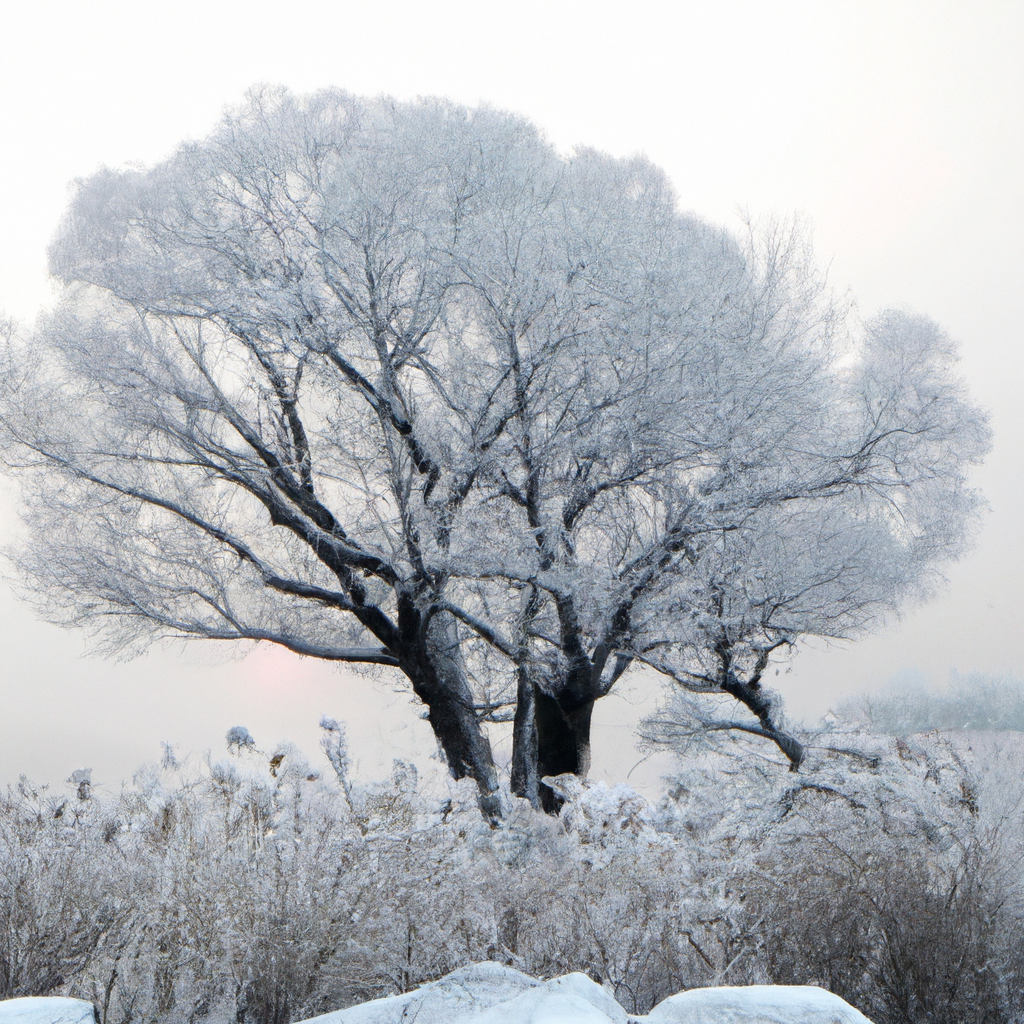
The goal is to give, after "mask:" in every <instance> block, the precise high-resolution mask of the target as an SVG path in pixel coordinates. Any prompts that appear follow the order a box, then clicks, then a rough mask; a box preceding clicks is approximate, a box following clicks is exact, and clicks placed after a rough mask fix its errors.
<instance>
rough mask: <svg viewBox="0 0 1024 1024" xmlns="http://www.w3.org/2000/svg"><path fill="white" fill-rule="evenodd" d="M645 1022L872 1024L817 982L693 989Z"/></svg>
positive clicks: (669, 1001)
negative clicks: (820, 986)
mask: <svg viewBox="0 0 1024 1024" xmlns="http://www.w3.org/2000/svg"><path fill="white" fill-rule="evenodd" d="M640 1019H641V1020H643V1021H645V1024H871V1021H869V1020H868V1018H867V1017H865V1016H864V1014H863V1013H861V1012H860V1010H855V1009H854V1008H853V1007H852V1006H851V1005H850V1004H849V1003H848V1002H846V1001H845V1000H843V999H840V998H839V996H837V995H833V994H832V993H831V992H827V991H826V990H825V989H823V988H818V987H817V986H815V985H743V986H739V985H737V986H728V985H723V986H721V987H719V988H692V989H690V990H689V991H688V992H680V993H678V994H677V995H674V996H669V997H668V999H664V1000H662V1002H660V1003H658V1005H657V1006H656V1007H655V1008H654V1009H653V1010H651V1012H650V1014H648V1016H646V1017H642V1018H640Z"/></svg>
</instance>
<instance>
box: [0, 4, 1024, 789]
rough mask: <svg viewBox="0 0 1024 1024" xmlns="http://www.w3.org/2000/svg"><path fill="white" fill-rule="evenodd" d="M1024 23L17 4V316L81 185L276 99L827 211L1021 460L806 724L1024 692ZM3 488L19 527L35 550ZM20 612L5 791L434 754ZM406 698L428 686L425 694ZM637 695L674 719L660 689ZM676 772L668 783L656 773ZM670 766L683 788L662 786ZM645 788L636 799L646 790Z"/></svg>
mask: <svg viewBox="0 0 1024 1024" xmlns="http://www.w3.org/2000/svg"><path fill="white" fill-rule="evenodd" d="M1022 54H1024V3H1021V2H1019V0H1010V2H1005V3H1000V2H983V0H973V2H971V3H965V2H957V3H948V2H941V0H927V2H921V3H917V2H913V3H912V2H901V0H882V2H877V3H875V2H868V0H847V2H844V3H838V2H827V0H811V2H806V3H797V2H768V0H759V2H750V3H744V2H731V0H718V2H716V3H705V2H680V0H675V2H672V3H668V2H663V3H638V2H633V3H630V4H628V5H627V4H625V3H621V2H620V3H609V2H599V0H589V2H560V0H544V2H534V0H529V2H522V0H520V2H518V3H516V4H514V5H512V4H503V5H499V4H484V3H480V2H479V0H476V2H451V0H448V2H428V0H419V2H394V0H392V2H381V0H377V2H374V3H368V2H363V3H350V2H345V0H334V2H313V0H293V2H292V3H290V4H288V5H283V4H270V3H265V2H262V0H245V2H236V0H204V2H202V3H198V2H194V0H175V2H174V3H170V4H167V3H160V4H157V3H146V2H139V0H134V2H130V3H128V2H126V3H115V2H110V0H92V2H90V3H88V4H84V3H79V2H74V3H72V2H66V3H61V2H46V3H36V4H28V3H21V2H18V0H0V147H2V155H3V158H2V159H0V178H2V187H0V243H2V244H0V310H4V311H6V313H7V315H9V316H13V317H15V318H17V319H19V320H22V321H24V322H27V323H30V322H31V320H32V318H33V317H34V315H35V313H36V311H37V310H38V309H39V308H40V306H42V305H44V304H45V303H46V302H47V301H48V300H49V296H50V291H49V286H48V283H47V279H46V269H45V249H46V245H47V242H48V240H49V237H50V235H51V234H52V232H53V230H54V228H55V226H56V223H57V220H58V218H59V216H60V214H61V211H62V209H63V207H64V205H65V203H66V200H67V185H68V182H70V181H71V180H72V179H74V178H75V177H79V176H83V175H88V174H90V173H92V172H93V171H95V170H96V169H97V168H98V167H100V166H101V165H104V164H105V165H108V166H111V167H122V166H124V165H125V164H129V163H143V164H148V163H152V162H154V161H157V160H159V159H161V158H162V157H164V156H166V155H168V154H169V153H170V152H171V150H172V149H173V148H174V146H175V145H176V144H177V143H178V142H179V141H181V140H182V139H184V138H189V137H191V138H197V137H202V136H203V135H205V134H206V133H207V132H208V131H209V130H210V128H211V127H212V126H213V124H214V122H215V121H216V119H217V118H218V116H219V113H220V111H221V110H222V108H223V107H224V106H225V105H227V104H230V103H235V102H237V101H239V100H240V99H241V97H242V95H243V93H244V92H245V90H246V89H247V88H248V87H249V86H251V85H253V84H255V83H257V82H270V83H275V84H283V85H286V86H288V87H289V88H291V89H292V90H293V91H296V92H306V91H311V90H313V89H316V88H318V87H321V86H328V85H333V86H339V87H341V88H344V89H348V90H350V91H352V92H356V93H367V94H374V93H381V92H385V93H389V94H391V95H393V96H396V97H398V98H402V99H406V98H413V97H415V96H418V95H444V96H448V97H451V98H453V99H455V100H458V101H461V102H464V103H467V104H476V103H481V102H486V103H489V104H491V105H494V106H498V107H503V108H507V109H510V110H514V111H516V112H519V113H521V114H525V115H526V116H528V117H530V118H531V119H533V120H534V121H535V122H536V123H537V124H539V125H540V126H541V127H542V128H543V129H544V130H545V131H546V132H547V134H548V136H549V137H550V138H551V139H552V140H553V141H554V142H555V143H556V144H557V145H558V146H559V147H561V148H564V149H570V148H571V147H572V146H574V145H577V144H584V145H588V146H593V147H597V148H599V149H603V150H606V151H608V152H610V153H613V154H616V155H625V154H630V153H635V152H644V153H646V154H647V155H648V156H649V157H650V158H651V159H652V160H654V161H655V162H656V163H658V164H660V165H661V166H662V167H664V168H665V169H666V170H667V171H668V173H669V175H670V177H671V178H672V180H673V181H674V183H675V185H676V188H677V190H678V193H679V195H680V199H681V203H682V205H683V206H684V207H685V208H687V209H689V210H692V211H694V212H696V213H698V214H700V215H701V216H703V217H705V218H707V219H709V220H711V221H714V222H717V223H720V224H726V225H732V226H735V225H737V223H738V217H739V214H740V211H741V210H748V211H749V212H750V213H751V214H752V215H754V216H755V217H756V216H760V215H766V214H772V213H775V214H782V215H789V214H794V213H798V214H800V215H802V216H803V217H805V218H806V219H808V220H809V221H810V223H811V224H812V225H813V232H814V235H813V237H814V241H815V248H816V251H817V253H818V256H819V259H820V260H821V262H822V263H823V264H826V265H828V266H829V268H830V271H829V273H830V279H831V281H832V284H833V286H834V287H835V288H836V289H837V290H838V291H839V292H846V291H847V290H849V291H850V292H851V294H852V295H853V296H854V297H855V298H856V300H857V303H858V305H859V308H860V309H861V310H862V311H863V313H864V314H866V315H869V314H871V313H872V312H874V311H875V310H877V309H879V308H881V307H884V306H892V305H898V306H907V307H910V308H913V309H915V310H917V311H920V312H923V313H927V314H928V315H930V316H932V317H933V318H934V319H936V320H937V321H939V322H940V323H941V324H942V325H943V326H944V327H945V328H946V329H947V330H948V331H949V332H950V333H951V334H952V335H953V336H954V337H955V338H957V339H958V340H959V341H960V342H961V344H962V348H963V370H964V373H965V375H966V376H967V378H968V380H969V382H970V386H971V389H972V392H973V394H974V396H975V398H976V399H977V400H978V401H980V402H981V403H982V404H983V405H984V406H985V407H987V408H988V409H989V410H990V412H991V416H992V424H993V427H994V430H995V448H994V450H993V453H992V455H991V456H990V457H989V460H988V462H987V464H986V466H985V467H984V468H983V469H982V470H981V471H980V472H979V473H978V474H977V484H978V485H979V486H980V487H981V488H982V489H983V490H984V492H985V494H986V495H987V497H988V500H989V502H990V504H991V511H990V513H989V514H988V515H987V517H986V520H985V524H984V528H983V530H982V533H981V535H980V537H979V540H978V543H977V546H976V548H975V550H974V551H973V552H971V553H970V554H969V555H968V556H967V557H966V558H965V559H964V560H963V561H962V562H961V563H960V564H958V565H955V566H953V567H951V568H950V569H949V571H948V577H949V584H948V586H947V587H946V589H945V590H944V592H943V593H942V594H941V595H940V596H939V597H938V598H937V599H936V600H934V601H932V602H931V603H930V604H928V605H927V606H925V607H923V608H920V609H913V610H910V611H908V613H907V614H906V615H905V616H904V618H903V620H902V621H901V622H895V623H893V624H892V625H890V626H889V628H888V629H887V630H886V631H885V632H884V633H882V634H880V635H876V636H873V637H870V638H868V639H865V640H862V641H860V642H858V643H856V644H853V645H850V646H848V647H846V648H842V649H839V648H836V649H831V650H829V649H825V648H819V649H817V650H805V651H802V652H801V653H800V654H799V655H798V656H797V657H796V659H795V660H794V661H793V663H792V671H791V672H789V673H786V672H785V668H783V674H782V675H780V676H779V677H778V680H777V682H778V685H779V688H780V690H781V691H782V692H783V694H784V696H785V697H786V699H787V704H788V708H789V710H790V713H791V714H792V715H793V716H795V717H807V718H813V717H816V716H817V715H819V714H820V713H822V712H823V711H824V710H826V709H827V708H828V707H829V706H830V705H832V704H834V703H836V702H837V701H838V700H840V699H842V697H843V696H845V695H847V694H851V693H855V692H859V691H863V690H869V689H874V688H877V687H880V686H883V685H885V684H886V683H888V682H890V681H891V680H894V679H916V680H920V681H922V682H927V683H931V684H934V685H941V684H942V683H943V682H945V681H946V680H947V679H948V678H949V676H950V673H951V672H954V671H956V672H960V673H962V674H968V673H972V672H980V673H987V674H992V675H1005V674H1014V675H1017V676H1020V675H1022V674H1024V667H1022V666H1024V612H1022V610H1021V597H1020V594H1019V591H1020V580H1021V577H1022V575H1024V539H1022V534H1024V529H1022V528H1024V400H1022V394H1021V392H1022V385H1024V346H1022V330H1024V58H1022V56H1021V55H1022ZM12 505H13V494H12V491H11V489H10V487H9V486H6V485H0V530H2V532H3V537H4V541H5V542H7V541H8V540H9V539H10V538H12V537H13V536H14V534H15V532H16V521H15V518H14V516H13V514H12V513H11V507H12ZM85 649H86V645H85V642H84V638H83V637H82V636H80V635H77V634H73V633H67V632H63V631H60V630H58V629H56V628H54V627H51V626H48V625H45V624H42V623H40V622H38V621H37V620H36V618H35V617H34V614H33V613H32V611H31V610H30V609H29V608H28V607H26V606H24V605H22V604H19V603H18V601H17V600H16V599H15V598H14V597H13V596H12V595H11V593H10V592H9V591H8V590H7V589H6V588H5V589H3V590H2V591H0V697H2V703H0V708H2V710H0V785H3V784H7V783H10V782H13V781H16V779H17V777H18V775H19V774H22V773H24V774H27V775H28V776H29V777H30V778H32V779H35V780H37V781H41V782H50V783H53V784H60V783H61V782H62V780H63V779H64V778H65V777H66V776H67V775H69V774H70V772H71V771H72V770H74V769H75V768H78V767H82V766H91V767H93V768H94V769H95V777H96V780H97V782H99V783H101V784H103V785H105V786H106V787H107V788H108V789H110V790H116V789H117V788H118V787H119V785H120V783H121V781H122V780H123V779H127V778H129V777H130V776H131V773H132V772H133V770H134V769H135V768H136V767H138V766H139V764H141V763H142V762H143V761H145V760H152V759H154V758H156V757H157V756H159V753H160V742H161V741H162V740H166V741H168V742H171V743H173V744H174V745H175V746H176V747H177V749H178V750H179V752H181V753H186V752H189V751H192V752H194V753H195V754H196V755H197V756H201V755H202V752H203V751H205V750H207V749H212V750H213V751H214V753H215V754H219V753H220V752H221V751H222V750H223V736H224V733H225V732H226V730H227V729H228V728H229V727H230V726H233V725H245V726H246V727H247V728H249V729H250V731H251V732H252V733H253V735H254V736H255V737H256V740H257V742H258V744H259V745H261V746H262V747H266V748H270V747H273V746H274V745H275V744H276V743H277V742H278V741H281V740H290V741H293V742H295V743H297V744H298V745H299V746H300V747H302V748H303V749H304V750H305V751H306V753H307V754H308V755H309V756H311V757H316V756H317V750H316V742H317V722H318V720H319V717H320V715H321V713H327V714H329V715H331V716H332V717H335V718H339V719H345V720H347V721H348V722H349V724H350V732H351V734H352V739H353V746H354V748H355V753H356V755H357V757H358V759H359V761H360V763H361V765H362V767H363V769H364V771H365V772H367V773H368V774H371V775H373V774H380V773H381V772H383V771H384V770H385V769H386V767H387V766H388V765H389V764H390V760H391V758H392V757H399V756H400V757H409V756H415V757H417V758H418V759H420V760H422V759H423V758H424V757H425V756H426V755H427V754H429V752H430V750H431V747H432V744H431V741H430V737H429V731H428V730H427V729H426V726H425V725H424V723H422V722H420V721H419V720H417V718H416V710H415V709H414V708H412V707H411V706H410V704H409V700H408V698H407V697H406V696H405V695H403V694H402V693H396V692H394V691H393V688H392V687H390V686H389V685H388V684H387V683H386V682H378V683H376V684H374V683H372V682H369V681H367V680H361V679H354V678H352V677H351V676H350V675H346V674H345V673H344V672H343V671H341V670H339V669H336V668H334V667H330V666H325V665H322V664H316V663H314V662H310V661H300V660H299V659H297V658H294V657H293V656H291V655H288V654H286V653H284V652H274V651H268V652H263V653H260V652H258V653H257V654H255V655H253V656H250V657H249V658H247V659H244V660H233V659H231V657H230V653H229V652H225V651H221V652H220V653H219V654H218V653H216V652H211V651H209V650H201V649H199V648H197V647H194V648H193V649H191V651H190V652H188V653H185V654H182V653H181V652H180V651H179V650H177V649H174V650H160V651H156V652H154V653H152V654H151V655H148V656H146V657H144V658H140V659H137V660H135V661H132V662H128V663H124V664H112V663H109V662H105V661H101V660H98V659H96V658H94V657H84V656H83V655H84V652H85ZM399 687H400V684H399ZM632 690H633V693H632V696H628V695H627V696H628V700H629V701H634V702H635V701H641V700H643V701H644V702H645V703H646V705H650V703H651V701H652V700H654V699H655V696H656V695H655V694H654V691H653V690H650V689H646V688H645V686H644V684H643V681H640V682H638V683H637V684H636V685H634V686H633V688H632ZM636 714H637V711H636V709H635V708H634V706H633V705H632V704H631V703H628V702H627V697H626V696H618V697H614V696H613V697H611V698H608V699H606V700H605V701H603V702H602V703H601V705H599V712H598V716H597V717H598V727H597V730H596V734H595V770H594V774H595V775H596V776H598V777H604V778H609V779H616V780H621V778H622V777H623V776H624V775H625V774H626V772H627V771H628V770H629V769H630V767H631V766H632V765H633V764H634V763H635V762H636V761H637V760H638V759H639V757H640V755H639V754H637V753H635V751H634V740H633V737H632V722H633V720H634V719H635V717H636ZM644 771H647V772H648V777H649V778H655V777H656V775H657V772H656V771H654V770H653V768H652V766H651V765H650V764H648V765H646V766H644V767H643V768H641V769H640V774H642V773H643V772H644ZM652 771H653V772H654V773H653V775H652V774H651V772H652ZM638 777H639V775H634V777H633V780H634V781H635V779H636V778H638Z"/></svg>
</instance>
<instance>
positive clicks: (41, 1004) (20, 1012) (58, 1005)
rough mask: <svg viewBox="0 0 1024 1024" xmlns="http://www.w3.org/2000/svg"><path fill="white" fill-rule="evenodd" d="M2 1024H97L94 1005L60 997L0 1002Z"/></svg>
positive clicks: (26, 997)
mask: <svg viewBox="0 0 1024 1024" xmlns="http://www.w3.org/2000/svg"><path fill="white" fill-rule="evenodd" d="M0 1024H96V1016H95V1014H94V1013H93V1009H92V1003H86V1002H84V1001H83V1000H81V999H64V998H62V997H60V996H24V997H23V998H21V999H4V1000H0Z"/></svg>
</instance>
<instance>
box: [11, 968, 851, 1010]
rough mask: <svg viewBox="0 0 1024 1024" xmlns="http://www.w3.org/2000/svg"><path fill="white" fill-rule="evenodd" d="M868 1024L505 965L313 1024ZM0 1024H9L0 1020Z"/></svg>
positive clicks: (812, 996)
mask: <svg viewBox="0 0 1024 1024" xmlns="http://www.w3.org/2000/svg"><path fill="white" fill-rule="evenodd" d="M413 1020H414V1021H416V1024H628V1022H633V1021H637V1022H646V1024H870V1022H869V1021H868V1019H867V1017H865V1016H864V1015H863V1014H862V1013H860V1012H859V1011H857V1010H855V1009H854V1008H853V1007H852V1006H850V1005H849V1004H848V1003H846V1002H844V1001H843V1000H842V999H840V998H839V997H838V996H835V995H833V994H832V993H831V992H826V991H825V990H824V989H820V988H813V987H811V986H783V985H777V986H773V985H753V986H749V987H743V988H729V987H722V988H702V989H692V990H691V991H689V992H680V993H679V994H678V995H675V996H670V997H669V998H668V999H666V1000H664V1001H663V1002H661V1003H659V1004H658V1005H657V1006H656V1007H655V1008H654V1009H653V1010H652V1011H651V1012H650V1014H649V1015H647V1016H646V1017H635V1016H631V1015H629V1014H627V1013H626V1012H625V1010H623V1009H622V1007H621V1006H620V1005H619V1004H618V1003H617V1002H616V1001H615V999H614V997H613V996H612V994H611V992H610V991H609V990H608V989H606V988H603V987H602V986H600V985H597V984H595V983H594V982H593V981H591V979H590V978H588V977H586V975H583V974H567V975H565V977H562V978H555V979H553V980H552V981H546V982H541V981H537V980H536V979H535V978H531V977H529V976H528V975H525V974H521V973H520V972H519V971H515V970H513V969H512V968H510V967H503V966H502V965H501V964H495V963H480V964H472V965H471V966H469V967H463V968H461V969H460V970H458V971H453V972H452V973H451V974H449V975H447V976H446V977H444V978H441V979H440V980H439V981H435V982H432V983H431V984H429V985H424V986H423V987H422V988H418V989H416V990H414V991H412V992H406V993H404V994H403V995H399V996H391V997H390V998H388V999H376V1000H374V1001H373V1002H370V1003H363V1004H362V1005H360V1006H353V1007H350V1008H349V1009H347V1010H338V1011H336V1012H334V1013H327V1014H324V1015H323V1016H322V1017H314V1018H313V1021H312V1022H307V1024H314V1022H315V1024H405V1022H408V1021H413ZM0 1024H7V1022H6V1020H5V1018H3V1016H2V1015H0Z"/></svg>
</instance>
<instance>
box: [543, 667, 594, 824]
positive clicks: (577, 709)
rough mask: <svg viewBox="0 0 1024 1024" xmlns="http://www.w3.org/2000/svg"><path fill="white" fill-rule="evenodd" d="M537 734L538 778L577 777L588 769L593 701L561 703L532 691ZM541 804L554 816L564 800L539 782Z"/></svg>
mask: <svg viewBox="0 0 1024 1024" xmlns="http://www.w3.org/2000/svg"><path fill="white" fill-rule="evenodd" d="M534 704H535V707H536V712H535V714H536V733H537V757H536V764H537V769H536V771H537V778H538V780H540V779H543V778H544V777H545V776H549V775H567V774H568V775H578V776H580V777H581V778H586V775H587V772H588V771H589V770H590V721H591V718H592V717H593V712H594V701H593V700H592V699H584V700H582V701H578V700H570V699H566V698H565V697H562V699H561V700H559V699H557V698H555V697H552V696H551V695H550V694H547V693H545V692H544V691H543V690H542V689H540V687H535V688H534ZM538 789H539V796H540V804H541V806H542V807H543V808H544V810H545V811H547V813H548V814H557V813H558V811H559V810H560V809H561V806H562V804H563V802H564V801H563V800H562V798H561V797H559V796H558V795H557V794H556V793H555V792H554V790H552V789H551V788H550V787H549V786H545V785H544V783H543V782H539V786H538Z"/></svg>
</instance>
